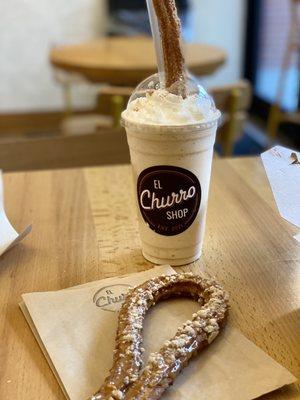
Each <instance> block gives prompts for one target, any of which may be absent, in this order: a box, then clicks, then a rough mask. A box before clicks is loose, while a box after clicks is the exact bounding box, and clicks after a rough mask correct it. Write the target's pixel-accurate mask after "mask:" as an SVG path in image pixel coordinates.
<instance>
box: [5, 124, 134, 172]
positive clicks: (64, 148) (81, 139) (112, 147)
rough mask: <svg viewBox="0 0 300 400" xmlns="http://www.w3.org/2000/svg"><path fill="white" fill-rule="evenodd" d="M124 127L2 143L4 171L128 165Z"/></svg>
mask: <svg viewBox="0 0 300 400" xmlns="http://www.w3.org/2000/svg"><path fill="white" fill-rule="evenodd" d="M129 161H130V157H129V150H128V145H127V141H126V134H125V131H124V130H123V129H122V128H116V129H103V130H100V131H99V132H96V133H92V134H85V135H75V136H56V137H46V138H45V137H44V138H36V139H17V140H13V141H5V142H2V143H1V142H0V169H3V170H4V171H18V170H19V171H20V170H36V169H55V168H68V167H83V166H94V165H104V164H123V163H129Z"/></svg>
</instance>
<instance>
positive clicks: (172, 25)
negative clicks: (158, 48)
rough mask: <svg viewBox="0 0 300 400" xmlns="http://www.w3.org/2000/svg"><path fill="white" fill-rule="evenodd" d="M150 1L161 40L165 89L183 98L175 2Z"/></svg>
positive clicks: (183, 90) (183, 82)
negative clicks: (156, 19)
mask: <svg viewBox="0 0 300 400" xmlns="http://www.w3.org/2000/svg"><path fill="white" fill-rule="evenodd" d="M152 1H153V6H154V9H155V12H156V15H157V18H158V23H159V30H160V35H161V40H162V49H163V56H164V65H165V74H166V76H165V80H166V88H167V89H168V90H169V91H171V92H172V93H174V94H181V95H183V97H185V92H186V90H185V60H184V56H183V52H182V49H181V39H180V38H181V24H180V20H179V18H178V14H177V9H176V4H175V0H164V1H162V0H152ZM172 86H173V88H172Z"/></svg>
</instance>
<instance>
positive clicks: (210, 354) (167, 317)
mask: <svg viewBox="0 0 300 400" xmlns="http://www.w3.org/2000/svg"><path fill="white" fill-rule="evenodd" d="M162 273H164V274H173V273H175V271H174V270H173V269H172V268H171V267H169V266H165V267H164V266H163V267H156V268H154V269H152V270H148V271H145V272H141V273H137V274H132V275H129V276H126V277H117V278H111V279H105V280H103V281H98V282H92V283H90V284H87V285H83V286H80V287H75V288H71V289H67V290H62V291H58V292H47V293H31V294H25V295H23V301H24V302H23V303H22V304H21V305H20V306H21V309H22V311H23V313H24V315H25V317H26V319H27V321H28V323H29V325H30V327H31V329H32V331H33V333H34V335H35V337H36V339H37V341H38V343H39V345H40V347H41V349H42V351H43V352H44V354H45V356H46V358H47V360H48V362H49V364H50V366H51V368H52V370H53V371H54V374H55V375H56V377H57V379H58V381H59V383H60V385H61V387H62V390H63V392H64V393H65V395H66V397H67V398H69V399H71V400H82V399H86V398H88V397H89V396H91V395H92V394H93V393H94V392H95V391H96V390H97V389H98V388H99V387H100V385H101V384H102V383H103V381H104V378H105V377H106V376H107V374H108V371H109V369H110V367H111V363H112V357H113V349H114V345H115V344H114V338H115V332H116V328H117V311H118V309H119V308H120V306H121V303H122V301H123V299H124V295H125V293H126V292H127V290H128V288H129V287H131V286H134V285H137V284H140V283H142V282H144V281H145V280H147V279H149V278H151V277H154V276H158V275H161V274H162ZM198 307H199V305H197V303H196V302H193V301H191V300H187V299H174V300H169V301H166V302H162V303H160V304H158V305H157V306H155V307H154V308H153V309H152V310H150V312H149V314H148V316H147V317H146V321H145V325H144V347H145V348H146V353H145V359H147V357H148V355H149V352H150V351H157V350H159V348H160V346H161V344H162V343H163V342H164V341H165V340H166V339H169V338H171V337H172V336H173V335H174V334H175V333H176V331H177V328H178V326H179V325H181V324H182V323H183V322H185V321H186V320H187V319H190V318H191V315H192V313H193V312H195V311H196V310H198ZM295 381H296V378H295V377H294V376H293V375H292V374H291V373H290V372H289V371H287V370H286V369H285V368H283V367H282V366H281V365H279V364H278V363H277V362H275V361H274V360H273V359H271V358H270V357H269V356H268V355H267V354H265V353H264V352H263V351H262V350H260V349H259V348H258V347H257V346H255V345H254V344H253V343H251V342H250V341H249V340H248V339H246V338H245V337H244V336H243V335H242V334H241V333H240V332H239V331H237V330H236V329H234V328H233V327H232V326H231V325H230V324H228V326H227V328H226V329H225V331H224V332H223V333H222V334H221V335H220V337H219V338H217V339H216V341H215V342H214V343H213V344H212V345H211V346H209V347H208V348H207V349H206V350H205V351H203V352H202V353H201V354H200V355H199V356H198V357H196V358H195V359H194V360H193V361H191V363H190V365H189V366H188V367H187V368H186V369H185V370H184V371H183V372H182V374H181V375H180V376H179V377H178V379H177V380H176V381H175V384H174V385H173V386H172V387H171V388H170V389H169V390H168V391H167V392H166V393H165V394H164V396H163V398H164V399H165V400H177V399H178V400H179V399H180V400H191V399H197V400H206V399H214V400H236V399H239V400H251V399H254V398H257V397H258V396H261V395H263V394H265V393H268V392H271V391H273V390H275V389H277V388H280V387H282V386H284V385H286V384H290V383H293V382H295Z"/></svg>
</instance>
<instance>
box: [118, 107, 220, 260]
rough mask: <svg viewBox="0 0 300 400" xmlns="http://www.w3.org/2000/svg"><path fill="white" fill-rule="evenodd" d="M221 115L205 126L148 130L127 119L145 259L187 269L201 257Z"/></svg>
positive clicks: (159, 127) (154, 127) (202, 124)
mask: <svg viewBox="0 0 300 400" xmlns="http://www.w3.org/2000/svg"><path fill="white" fill-rule="evenodd" d="M219 118H220V113H219V111H215V113H214V117H213V118H211V119H210V120H208V121H205V122H203V123H197V124H193V125H180V126H165V125H144V124H140V123H136V122H133V121H131V120H128V119H127V118H126V112H124V113H123V115H122V121H123V125H124V126H125V129H126V132H127V140H128V145H129V148H130V155H131V164H132V169H133V177H134V185H135V190H136V196H135V197H136V203H137V210H138V221H139V231H140V238H141V243H142V252H143V255H144V257H145V258H146V259H147V260H149V261H151V262H153V263H155V264H170V265H172V266H178V265H185V264H188V263H191V262H193V261H195V260H197V259H198V258H199V257H200V256H201V252H202V245H203V239H204V232H205V221H206V211H207V203H208V195H209V186H210V176H211V166H212V158H213V147H214V143H215V137H216V131H217V124H218V120H219Z"/></svg>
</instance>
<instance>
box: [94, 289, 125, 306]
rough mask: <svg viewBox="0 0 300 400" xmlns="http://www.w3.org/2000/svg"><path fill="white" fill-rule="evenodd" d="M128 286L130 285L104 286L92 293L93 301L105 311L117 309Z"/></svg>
mask: <svg viewBox="0 0 300 400" xmlns="http://www.w3.org/2000/svg"><path fill="white" fill-rule="evenodd" d="M130 288H131V286H130V285H111V286H105V287H103V288H101V289H99V290H98V291H97V292H96V293H95V294H94V297H93V303H95V305H96V306H97V307H99V308H101V309H102V310H105V311H113V312H115V311H118V310H119V308H120V307H121V304H122V303H123V302H124V300H125V297H126V294H127V292H128V290H129V289H130Z"/></svg>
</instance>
